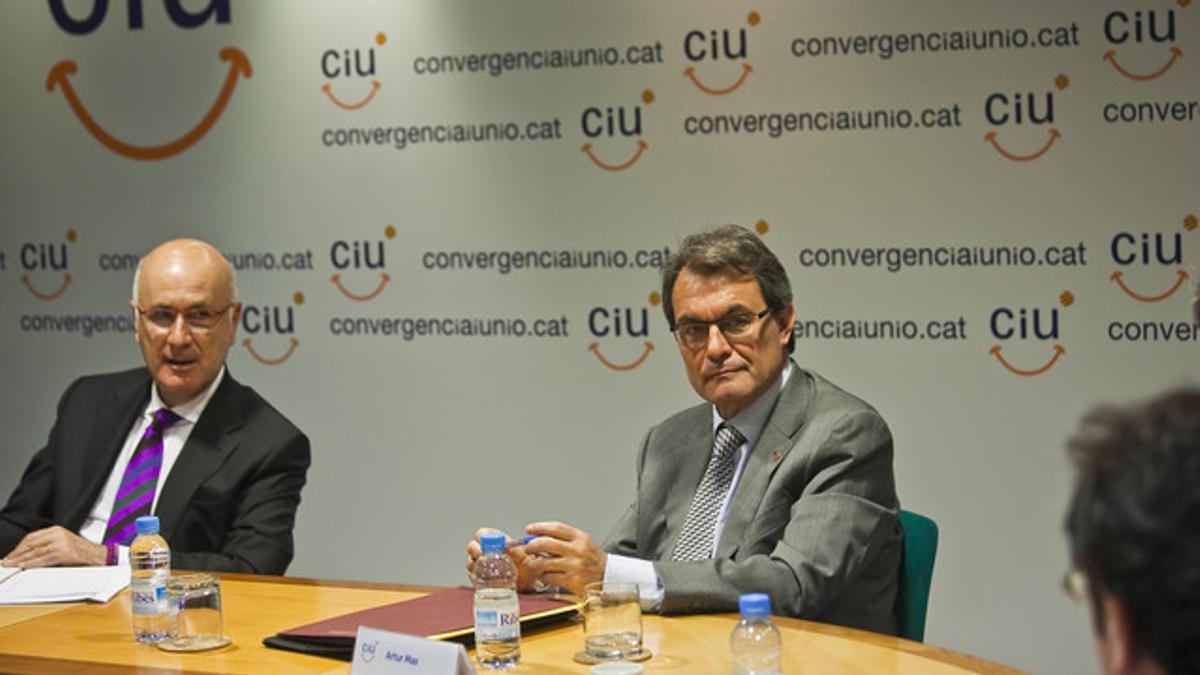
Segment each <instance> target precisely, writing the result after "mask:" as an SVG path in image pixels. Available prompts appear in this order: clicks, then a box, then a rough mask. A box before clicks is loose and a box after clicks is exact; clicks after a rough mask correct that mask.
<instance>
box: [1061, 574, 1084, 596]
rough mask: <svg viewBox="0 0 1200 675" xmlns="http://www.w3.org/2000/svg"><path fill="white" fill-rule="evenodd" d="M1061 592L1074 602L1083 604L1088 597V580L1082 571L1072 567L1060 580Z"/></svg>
mask: <svg viewBox="0 0 1200 675" xmlns="http://www.w3.org/2000/svg"><path fill="white" fill-rule="evenodd" d="M1062 587H1063V592H1064V593H1066V594H1067V597H1068V598H1071V599H1072V600H1074V601H1075V602H1083V601H1084V600H1085V599H1086V598H1087V597H1088V578H1087V575H1086V574H1084V573H1083V572H1082V571H1080V570H1078V569H1076V568H1074V567H1072V568H1071V569H1069V570H1067V573H1066V574H1064V575H1063V578H1062Z"/></svg>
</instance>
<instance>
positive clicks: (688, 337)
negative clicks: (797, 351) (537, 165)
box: [467, 225, 901, 633]
mask: <svg viewBox="0 0 1200 675" xmlns="http://www.w3.org/2000/svg"><path fill="white" fill-rule="evenodd" d="M662 295H663V309H664V311H665V313H666V318H667V322H668V323H669V324H670V326H671V330H672V332H673V333H674V335H675V337H676V341H677V342H678V346H679V353H680V355H681V356H682V357H683V364H684V369H685V370H686V371H687V376H688V380H689V381H690V382H691V385H692V387H693V388H694V389H695V390H696V393H697V394H699V395H700V397H701V398H703V399H704V400H705V401H707V403H706V404H703V405H700V406H696V407H694V408H690V409H688V410H685V411H683V412H681V413H678V414H676V415H674V416H672V417H669V418H668V419H666V420H665V421H663V422H662V423H660V424H658V425H657V426H655V427H654V428H652V429H651V430H650V431H649V433H647V434H646V437H645V440H644V442H643V443H642V448H641V451H640V452H639V453H638V460H637V473H638V480H637V486H638V487H637V494H636V497H635V500H634V502H633V504H632V505H631V506H630V507H629V509H628V510H627V511H626V512H625V515H624V516H623V517H622V518H621V520H620V521H619V522H618V523H617V525H616V527H615V528H614V529H613V531H612V533H610V534H609V536H608V538H607V540H606V541H605V542H604V545H603V547H601V546H598V545H597V544H596V543H595V541H594V540H593V539H592V537H591V536H590V535H588V533H586V532H583V531H582V530H579V529H577V528H574V527H571V526H569V525H566V524H563V523H558V522H539V523H532V524H530V525H529V526H528V528H527V532H528V533H529V534H533V535H538V538H537V539H535V540H533V541H531V542H530V543H529V544H527V545H525V546H523V547H514V548H512V549H510V550H511V554H512V556H513V558H514V559H515V560H516V561H517V562H518V564H519V569H520V572H521V584H522V585H523V587H525V588H532V587H533V586H534V585H535V583H536V582H541V583H542V584H551V585H557V586H561V587H563V588H566V589H568V590H570V591H572V592H576V593H578V592H579V590H580V589H581V588H582V587H583V586H584V585H585V584H586V583H589V582H592V581H598V580H601V579H603V580H622V581H632V582H634V583H637V584H638V586H639V590H640V593H641V596H642V604H643V606H644V607H645V608H646V609H648V610H657V611H660V612H663V613H681V612H721V611H732V610H735V609H736V608H737V600H738V596H739V595H740V594H742V593H748V592H766V593H768V594H770V596H771V599H772V606H773V607H774V609H775V611H776V612H778V613H781V614H786V615H790V616H796V617H803V618H811V619H818V620H822V621H828V622H832V623H839V624H843V625H848V626H855V627H859V628H865V629H869V630H874V631H880V632H887V633H894V632H895V631H896V622H895V617H894V615H893V604H894V602H895V597H896V584H897V571H898V568H899V565H900V552H901V548H900V544H901V533H900V527H899V523H898V520H897V509H898V508H899V505H898V502H897V499H896V492H895V486H894V481H893V475H892V437H891V434H890V432H889V431H888V428H887V425H886V423H884V421H883V419H882V418H881V417H880V416H879V414H878V413H877V412H876V411H875V410H874V409H872V408H871V407H870V406H869V405H868V404H866V403H865V402H863V401H861V400H859V399H857V398H855V397H854V396H852V395H850V394H848V393H846V392H844V391H842V390H841V389H839V388H837V387H836V386H834V385H833V384H831V383H829V382H828V381H826V380H825V379H823V378H821V377H820V376H819V375H817V374H815V373H812V372H810V371H806V370H804V369H802V368H800V367H799V366H798V365H796V363H795V362H793V361H792V360H791V359H790V358H789V354H790V353H791V351H792V349H793V347H794V344H793V343H794V337H793V335H792V330H791V328H792V326H793V324H794V322H795V308H794V307H793V305H792V292H791V287H790V284H789V282H788V279H787V274H786V272H785V271H784V269H783V266H782V265H781V264H780V262H779V260H778V259H777V258H776V257H775V256H774V255H773V254H772V253H771V252H770V250H768V249H767V247H766V246H765V245H764V244H763V243H762V241H761V240H760V239H759V238H758V237H757V236H755V235H754V234H753V233H752V232H750V231H748V230H746V229H744V228H741V227H738V226H732V225H730V226H724V227H720V228H717V229H715V230H712V231H709V232H704V233H701V234H697V235H693V236H690V237H688V238H686V239H685V240H684V241H683V244H682V247H681V248H680V249H679V251H677V252H676V253H674V254H673V255H672V256H671V257H670V259H669V260H668V261H667V263H666V264H665V265H664V267H663V271H662ZM467 550H468V564H469V563H470V560H471V559H473V558H474V557H475V556H476V555H478V550H479V549H478V544H476V543H475V542H471V543H470V544H468V549H467Z"/></svg>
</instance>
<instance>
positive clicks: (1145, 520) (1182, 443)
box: [1066, 388, 1200, 673]
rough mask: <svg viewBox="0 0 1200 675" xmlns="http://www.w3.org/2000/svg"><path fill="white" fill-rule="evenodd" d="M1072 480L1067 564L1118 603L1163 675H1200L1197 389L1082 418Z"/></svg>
mask: <svg viewBox="0 0 1200 675" xmlns="http://www.w3.org/2000/svg"><path fill="white" fill-rule="evenodd" d="M1068 452H1069V454H1070V455H1071V458H1072V459H1073V460H1074V462H1075V465H1076V467H1077V468H1078V478H1077V480H1076V484H1075V492H1074V495H1073V496H1072V498H1071V504H1070V507H1069V509H1068V511H1067V518H1066V529H1067V535H1068V538H1069V540H1070V547H1071V557H1072V560H1073V563H1074V565H1075V567H1076V568H1077V569H1079V570H1080V571H1081V572H1083V573H1084V574H1085V575H1086V576H1087V579H1088V586H1089V590H1090V592H1091V595H1092V598H1091V599H1092V606H1093V613H1094V615H1095V617H1096V621H1097V622H1098V623H1097V625H1098V627H1103V621H1104V616H1103V615H1102V612H1101V610H1100V606H1099V602H1098V598H1099V594H1100V593H1107V594H1109V595H1111V596H1113V597H1115V598H1116V599H1118V600H1119V601H1120V602H1121V603H1122V604H1123V605H1124V607H1125V610H1126V612H1127V614H1128V616H1129V623H1130V633H1131V637H1132V641H1133V644H1134V645H1135V646H1136V648H1137V650H1138V651H1139V652H1141V653H1144V654H1146V655H1147V656H1149V657H1150V658H1152V659H1153V660H1154V661H1156V662H1157V663H1158V664H1159V666H1160V667H1162V668H1163V669H1164V670H1165V671H1166V672H1168V673H1196V672H1200V389H1194V388H1192V389H1182V390H1177V391H1172V392H1168V393H1166V394H1163V395H1161V396H1159V397H1157V398H1155V399H1153V400H1151V401H1149V402H1147V403H1145V404H1143V405H1140V406H1136V407H1131V408H1115V407H1102V408H1098V409H1096V410H1094V411H1092V412H1091V413H1089V414H1088V415H1087V416H1086V417H1085V418H1084V421H1083V425H1082V427H1081V429H1080V430H1079V432H1078V433H1077V434H1076V435H1075V436H1074V437H1073V438H1072V439H1071V440H1070V442H1069V444H1068Z"/></svg>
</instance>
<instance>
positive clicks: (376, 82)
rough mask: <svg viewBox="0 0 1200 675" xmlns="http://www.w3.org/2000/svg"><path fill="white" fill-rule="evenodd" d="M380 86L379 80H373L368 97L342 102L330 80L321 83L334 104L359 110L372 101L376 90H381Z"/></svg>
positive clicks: (347, 108) (343, 108)
mask: <svg viewBox="0 0 1200 675" xmlns="http://www.w3.org/2000/svg"><path fill="white" fill-rule="evenodd" d="M380 86H382V85H380V84H379V80H371V91H370V92H368V93H367V96H366V98H364V99H362V100H361V101H359V102H358V103H344V102H342V101H341V100H340V99H338V97H336V96H334V95H333V85H331V84H329V83H328V82H326V83H325V84H323V85H321V91H323V92H325V96H326V97H328V98H329V100H330V101H333V104H334V105H336V106H337V107H339V108H341V109H342V110H358V109H359V108H362V107H363V106H365V105H367V104H368V103H370V102H371V99H373V98H375V92H377V91H379V87H380Z"/></svg>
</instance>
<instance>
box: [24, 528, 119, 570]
mask: <svg viewBox="0 0 1200 675" xmlns="http://www.w3.org/2000/svg"><path fill="white" fill-rule="evenodd" d="M106 555H107V551H106V550H105V548H104V546H103V545H101V544H93V543H92V542H90V541H88V540H86V539H84V538H83V537H81V536H79V535H77V534H75V533H74V532H72V531H70V530H68V529H66V528H65V527H61V526H58V525H54V526H52V527H47V528H43V529H40V530H35V531H33V532H30V533H29V534H27V535H25V536H24V538H22V539H21V541H20V542H18V543H17V546H16V548H14V549H13V550H12V551H9V552H8V555H6V556H4V559H3V560H2V561H0V565H2V566H3V567H21V568H31V567H54V566H56V565H103V564H105V561H106Z"/></svg>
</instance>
